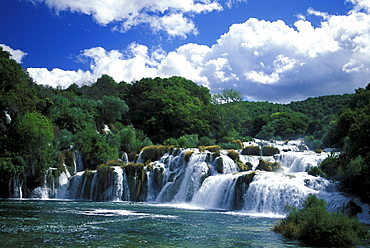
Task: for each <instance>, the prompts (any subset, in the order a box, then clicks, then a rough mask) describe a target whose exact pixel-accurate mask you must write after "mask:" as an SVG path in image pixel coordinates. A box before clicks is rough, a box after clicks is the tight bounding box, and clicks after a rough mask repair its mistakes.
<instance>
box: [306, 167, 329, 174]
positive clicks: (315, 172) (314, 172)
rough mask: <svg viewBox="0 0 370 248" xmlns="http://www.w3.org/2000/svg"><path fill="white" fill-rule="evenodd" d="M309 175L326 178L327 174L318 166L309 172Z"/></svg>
mask: <svg viewBox="0 0 370 248" xmlns="http://www.w3.org/2000/svg"><path fill="white" fill-rule="evenodd" d="M307 173H308V174H309V175H312V176H320V177H326V174H325V172H323V171H322V170H321V169H320V168H319V167H317V166H312V167H310V169H309V170H308V171H307Z"/></svg>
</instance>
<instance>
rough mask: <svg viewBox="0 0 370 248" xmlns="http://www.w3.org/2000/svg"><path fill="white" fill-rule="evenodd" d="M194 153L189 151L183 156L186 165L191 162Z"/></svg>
mask: <svg viewBox="0 0 370 248" xmlns="http://www.w3.org/2000/svg"><path fill="white" fill-rule="evenodd" d="M193 153H194V151H192V150H189V151H186V152H185V153H184V155H183V159H184V161H185V163H189V160H190V157H191V155H193Z"/></svg>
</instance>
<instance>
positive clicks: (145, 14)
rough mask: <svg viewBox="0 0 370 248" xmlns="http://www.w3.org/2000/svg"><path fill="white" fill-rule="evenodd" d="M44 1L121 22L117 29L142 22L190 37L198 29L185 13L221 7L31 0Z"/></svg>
mask: <svg viewBox="0 0 370 248" xmlns="http://www.w3.org/2000/svg"><path fill="white" fill-rule="evenodd" d="M29 1H32V2H34V3H37V2H43V3H45V4H46V5H48V6H49V7H50V8H53V9H55V10H56V11H57V12H59V11H72V12H78V13H81V14H86V15H91V16H92V17H93V18H94V20H95V21H96V22H97V23H99V24H101V25H107V24H109V23H116V24H117V23H121V25H120V26H121V27H116V28H115V29H116V30H120V31H123V32H125V31H127V30H129V29H131V28H133V27H135V26H138V25H140V24H148V25H149V26H150V27H151V28H152V29H153V30H155V31H158V30H164V31H166V32H167V33H168V34H169V35H170V36H180V37H186V34H189V33H197V30H196V27H195V24H194V23H193V21H192V20H191V19H189V18H188V17H186V16H185V14H188V15H190V16H191V15H193V14H199V13H204V12H211V11H220V10H222V6H221V5H220V4H219V3H218V2H217V1H216V0H198V1H195V0H171V1H168V0H156V1H153V0H134V1H133V0H29Z"/></svg>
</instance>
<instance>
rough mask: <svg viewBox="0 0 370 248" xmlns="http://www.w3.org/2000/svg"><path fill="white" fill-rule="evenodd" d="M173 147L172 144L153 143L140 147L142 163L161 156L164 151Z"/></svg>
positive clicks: (168, 150)
mask: <svg viewBox="0 0 370 248" xmlns="http://www.w3.org/2000/svg"><path fill="white" fill-rule="evenodd" d="M173 149H174V147H172V146H162V145H153V146H146V147H144V148H143V149H141V159H142V160H143V161H144V163H148V162H153V161H156V160H158V159H159V158H160V157H162V156H163V155H164V154H165V153H167V152H171V151H172V150H173Z"/></svg>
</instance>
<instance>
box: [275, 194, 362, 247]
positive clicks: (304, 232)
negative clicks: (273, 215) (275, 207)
mask: <svg viewBox="0 0 370 248" xmlns="http://www.w3.org/2000/svg"><path fill="white" fill-rule="evenodd" d="M273 230H274V231H277V232H280V233H281V234H283V235H284V236H286V237H288V238H293V239H299V240H302V241H303V242H304V243H306V244H307V245H312V246H350V245H357V244H360V243H361V241H362V240H364V239H366V238H368V236H369V235H368V228H367V227H366V226H365V225H364V224H362V223H360V222H359V221H358V220H357V219H354V218H350V217H348V216H346V215H344V214H343V213H329V212H327V211H326V203H325V201H324V200H321V199H318V198H317V197H316V196H315V195H310V196H308V197H307V198H306V200H305V201H304V202H303V209H300V210H298V209H296V208H293V207H291V211H290V213H289V214H288V216H287V217H286V218H285V219H283V220H281V221H280V222H278V223H277V224H276V225H275V226H274V228H273Z"/></svg>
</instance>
